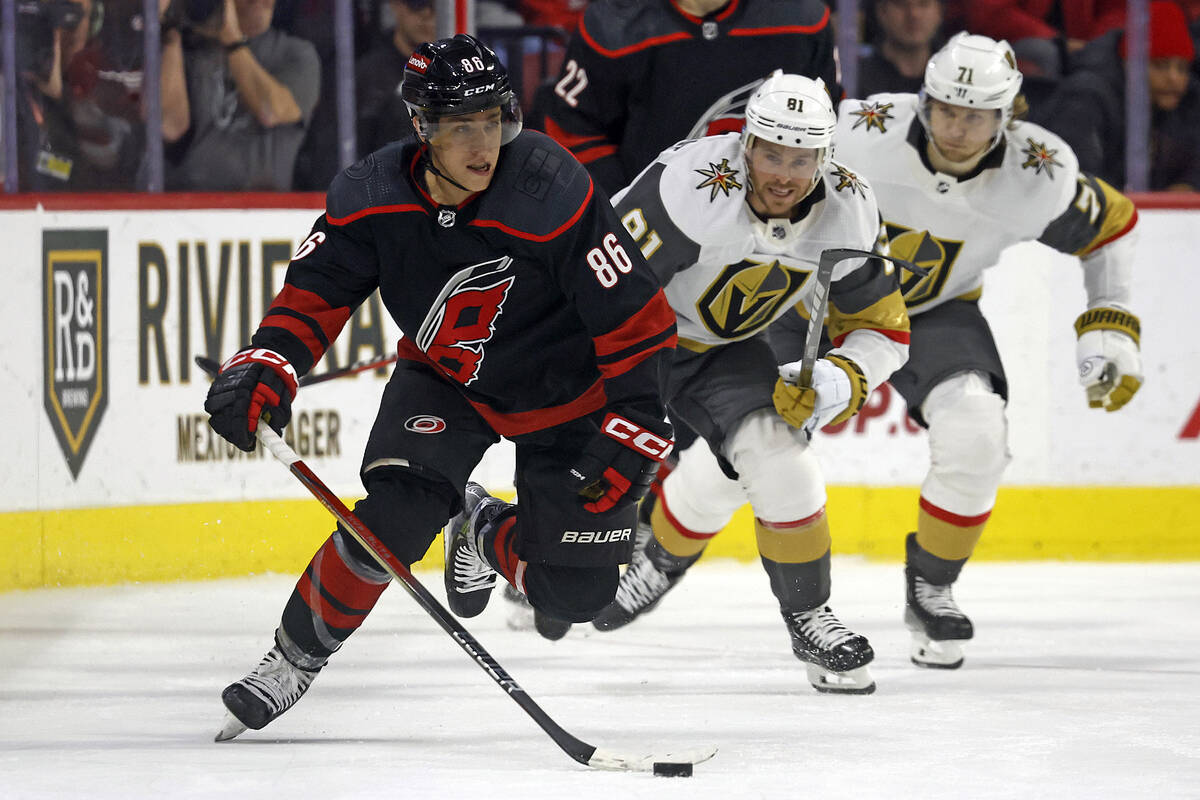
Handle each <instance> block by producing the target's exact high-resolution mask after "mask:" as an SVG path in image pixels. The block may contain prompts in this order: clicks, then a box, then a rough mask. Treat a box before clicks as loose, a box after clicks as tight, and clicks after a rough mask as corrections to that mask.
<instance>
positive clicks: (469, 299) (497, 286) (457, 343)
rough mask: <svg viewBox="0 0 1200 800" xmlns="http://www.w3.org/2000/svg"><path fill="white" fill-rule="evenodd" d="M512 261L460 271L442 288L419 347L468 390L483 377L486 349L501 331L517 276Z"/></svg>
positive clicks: (500, 260) (418, 338) (423, 325)
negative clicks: (498, 328)
mask: <svg viewBox="0 0 1200 800" xmlns="http://www.w3.org/2000/svg"><path fill="white" fill-rule="evenodd" d="M511 263H512V259H511V258H509V257H508V256H504V257H503V258H498V259H496V260H494V261H487V262H485V263H483V264H476V265H474V266H471V267H467V268H466V269H463V270H460V271H459V272H458V273H457V274H455V276H454V277H453V278H451V279H450V280H449V281H447V283H446V285H445V286H444V287H442V291H441V293H440V294H439V295H438V298H437V300H436V301H434V304H433V305H432V306H431V307H430V309H429V313H428V314H427V315H426V317H425V321H424V322H422V323H421V329H420V331H419V332H418V333H417V336H416V338H415V339H414V342H415V344H416V345H417V347H419V348H420V349H421V350H422V351H423V352H424V353H425V355H427V356H429V358H430V360H431V361H433V363H434V364H436V365H437V366H438V367H439V368H440V369H441V370H442V371H443V372H445V373H446V374H447V375H449V376H450V377H451V378H453V379H454V380H456V381H458V382H459V383H461V384H463V385H470V384H471V382H472V381H474V380H475V378H477V377H478V376H479V368H480V366H481V365H482V364H483V357H484V348H483V345H484V344H485V343H486V342H487V341H488V340H489V339H491V338H492V334H494V333H495V332H496V320H497V319H498V318H499V317H500V314H501V313H502V312H503V311H504V301H505V300H506V299H507V298H508V290H509V289H511V288H512V285H513V281H515V280H516V278H515V276H509V277H500V276H501V274H502V273H504V272H505V271H507V270H508V267H509V265H510V264H511Z"/></svg>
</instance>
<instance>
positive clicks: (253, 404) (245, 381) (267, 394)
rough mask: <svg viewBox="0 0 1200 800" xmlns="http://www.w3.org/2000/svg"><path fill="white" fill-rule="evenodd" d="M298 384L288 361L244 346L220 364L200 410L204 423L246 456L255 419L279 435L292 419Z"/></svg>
mask: <svg viewBox="0 0 1200 800" xmlns="http://www.w3.org/2000/svg"><path fill="white" fill-rule="evenodd" d="M298 385H299V381H298V379H297V377H296V370H295V369H293V368H292V365H291V364H289V363H288V360H287V359H286V358H284V357H283V356H281V355H279V353H276V352H274V351H273V350H267V349H265V348H262V347H248V348H246V349H245V350H241V351H239V352H237V353H235V354H234V355H233V356H231V357H230V359H229V360H228V361H226V362H225V363H224V364H222V365H221V371H220V373H219V374H218V375H217V377H216V379H215V380H214V381H213V382H212V386H210V387H209V388H208V398H207V399H206V400H205V401H204V410H205V411H207V412H208V417H209V419H208V424H209V425H210V426H211V427H212V429H213V430H214V431H216V432H217V433H219V434H220V435H221V437H222V438H224V439H226V440H227V441H229V442H232V443H233V444H235V445H237V446H238V447H239V448H241V449H242V450H245V451H246V452H247V453H249V452H251V451H252V450H254V446H255V432H256V431H257V430H258V418H259V417H260V416H262V415H264V414H266V415H267V422H268V424H269V425H270V426H271V427H272V428H273V429H274V430H275V432H276V433H282V432H283V428H284V426H285V425H287V424H288V420H290V419H291V418H292V398H294V397H295V396H296V387H297V386H298Z"/></svg>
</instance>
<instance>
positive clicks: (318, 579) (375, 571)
mask: <svg viewBox="0 0 1200 800" xmlns="http://www.w3.org/2000/svg"><path fill="white" fill-rule="evenodd" d="M389 580H390V577H389V576H388V574H387V573H386V572H384V571H383V570H382V569H380V568H379V567H377V566H375V565H374V564H366V563H363V562H360V561H359V560H358V559H355V558H354V557H353V556H351V555H350V554H349V550H348V548H347V547H346V538H345V536H344V535H343V534H342V532H341V531H340V530H338V531H336V532H335V533H334V534H333V535H332V536H330V537H329V538H328V539H326V540H325V544H323V545H322V546H321V549H320V550H318V551H317V553H316V555H315V556H313V559H312V561H311V562H309V564H308V567H307V568H305V570H304V574H302V575H301V576H300V580H299V581H297V583H296V588H295V589H294V590H293V591H292V595H291V597H289V598H288V602H287V605H286V606H285V607H284V610H283V621H282V623H281V626H280V627H281V629H282V630H283V631H284V632H285V633H286V635H287V638H288V639H290V640H291V641H292V642H293V643H295V645H296V647H298V648H299V649H300V650H301V651H303V652H304V653H306V654H307V655H308V656H309V657H311V658H312V659H314V660H316V661H319V662H320V663H324V661H325V659H327V658H329V656H330V655H331V654H332V653H334V652H335V651H336V650H337V649H338V648H339V647H341V646H342V643H343V642H345V641H346V639H348V638H350V634H352V633H354V631H356V630H358V627H359V626H360V625H362V623H363V621H364V620H365V619H366V618H367V615H368V614H370V613H371V609H372V608H374V607H375V603H376V602H377V601H378V600H379V596H380V595H381V594H383V590H384V589H386V588H387V584H388V581H389ZM297 666H304V665H303V664H298V665H297ZM309 668H311V667H309Z"/></svg>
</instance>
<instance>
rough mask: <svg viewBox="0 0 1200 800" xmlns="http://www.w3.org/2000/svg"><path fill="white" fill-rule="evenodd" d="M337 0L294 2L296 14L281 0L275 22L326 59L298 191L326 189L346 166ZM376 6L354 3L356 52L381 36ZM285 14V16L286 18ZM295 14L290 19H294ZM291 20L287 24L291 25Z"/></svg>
mask: <svg viewBox="0 0 1200 800" xmlns="http://www.w3.org/2000/svg"><path fill="white" fill-rule="evenodd" d="M336 3H337V0H303V2H293V3H292V6H293V8H292V9H291V13H290V14H286V15H281V14H280V6H281V4H280V2H279V0H276V5H275V17H274V23H273V24H274V26H275V27H276V28H279V29H280V30H283V31H286V32H287V33H290V34H292V35H293V36H299V37H300V38H301V39H304V40H306V41H308V42H310V43H311V44H312V46H313V47H315V48H316V50H317V57H318V59H319V60H320V62H321V91H320V93H319V96H320V99H319V100H318V101H317V106H316V108H314V109H313V114H312V121H311V122H310V123H309V125H308V131H307V133H306V134H305V136H304V142H303V143H302V144H301V145H300V152H299V153H297V154H296V172H295V178H294V181H293V188H295V189H296V190H298V191H321V192H323V191H325V189H326V188H327V187H328V186H329V182H330V181H332V180H333V176H334V175H336V174H337V173H338V172H339V171H340V170H341V168H342V163H341V153H340V148H339V142H338V138H339V136H340V135H341V134H340V131H339V130H338V93H337V90H338V75H337V37H336V27H335V24H334V15H335V6H336ZM374 6H375V7H374V8H368V7H364V5H363V4H362V3H351V4H350V8H351V15H352V18H353V35H352V48H353V51H354V56H355V58H357V57H358V56H359V55H360V54H362V53H364V52H366V50H367V48H368V46H369V45H370V44H371V42H372V40H373V39H375V38H376V37H377V36H378V31H379V30H380V28H379V27H378V20H377V19H374V20H373V18H378V17H379V16H380V15H379V9H378V4H374ZM281 17H283V19H281ZM289 17H290V19H289ZM285 21H286V24H285Z"/></svg>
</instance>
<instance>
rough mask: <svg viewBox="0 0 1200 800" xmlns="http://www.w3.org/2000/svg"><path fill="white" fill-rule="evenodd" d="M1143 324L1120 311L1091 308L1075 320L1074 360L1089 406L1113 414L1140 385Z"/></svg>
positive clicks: (1130, 397)
mask: <svg viewBox="0 0 1200 800" xmlns="http://www.w3.org/2000/svg"><path fill="white" fill-rule="evenodd" d="M1141 332H1142V325H1141V322H1139V321H1138V318H1137V317H1135V316H1134V315H1133V314H1130V313H1129V312H1128V311H1123V310H1121V309H1119V308H1103V307H1102V308H1092V309H1089V310H1087V311H1085V312H1083V313H1082V314H1080V315H1079V319H1077V320H1075V333H1076V335H1077V336H1078V337H1079V340H1078V341H1077V342H1076V343H1075V360H1076V362H1077V363H1078V364H1079V382H1080V383H1081V384H1082V385H1083V387H1084V390H1085V391H1086V392H1087V399H1088V406H1090V407H1091V408H1103V409H1104V410H1105V411H1116V410H1117V409H1118V408H1120V407H1121V406H1123V405H1125V404H1126V403H1128V402H1129V401H1130V400H1131V399H1133V396H1134V394H1136V393H1137V390H1138V389H1140V388H1141V386H1142V378H1143V375H1142V354H1141V351H1140V350H1139V348H1138V344H1139V342H1140V340H1141Z"/></svg>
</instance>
